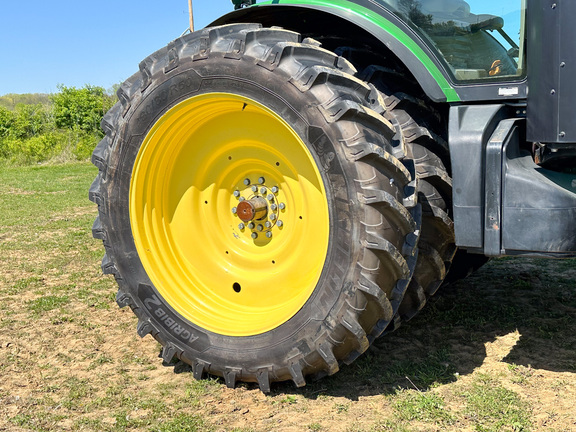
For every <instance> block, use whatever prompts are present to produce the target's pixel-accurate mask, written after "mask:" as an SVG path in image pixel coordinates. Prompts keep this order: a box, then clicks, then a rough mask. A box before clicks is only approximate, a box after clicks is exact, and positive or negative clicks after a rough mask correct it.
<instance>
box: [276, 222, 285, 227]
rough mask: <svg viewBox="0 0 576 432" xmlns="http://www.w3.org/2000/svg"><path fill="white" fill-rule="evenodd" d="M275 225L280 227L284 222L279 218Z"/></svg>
mask: <svg viewBox="0 0 576 432" xmlns="http://www.w3.org/2000/svg"><path fill="white" fill-rule="evenodd" d="M276 225H277V226H278V227H282V226H283V225H284V222H282V221H281V220H279V221H278V222H276Z"/></svg>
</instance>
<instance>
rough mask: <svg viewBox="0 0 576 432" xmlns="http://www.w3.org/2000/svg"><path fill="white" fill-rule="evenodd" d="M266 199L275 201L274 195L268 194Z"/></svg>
mask: <svg viewBox="0 0 576 432" xmlns="http://www.w3.org/2000/svg"><path fill="white" fill-rule="evenodd" d="M266 198H268V201H272V200H273V199H274V195H272V194H268V196H267V197H266Z"/></svg>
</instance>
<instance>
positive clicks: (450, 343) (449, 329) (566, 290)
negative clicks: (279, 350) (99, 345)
mask: <svg viewBox="0 0 576 432" xmlns="http://www.w3.org/2000/svg"><path fill="white" fill-rule="evenodd" d="M575 318H576V260H544V259H525V258H503V259H495V260H492V261H491V262H489V263H488V264H486V265H485V266H484V267H482V268H481V269H480V270H479V271H478V272H476V273H475V274H473V275H472V276H470V277H468V278H467V279H464V280H461V281H459V282H456V283H454V284H453V285H451V286H448V287H444V288H443V289H442V290H441V291H440V292H439V293H438V294H437V295H436V296H435V297H434V298H432V300H431V301H430V302H429V303H428V304H427V305H426V307H425V308H424V309H423V310H422V311H421V312H420V314H419V315H417V316H416V317H415V318H414V319H413V320H411V321H410V322H408V323H404V324H403V325H402V327H400V329H399V330H397V331H396V332H393V333H389V334H385V335H384V336H383V337H381V338H380V339H378V340H377V341H375V343H374V344H373V346H371V347H370V349H369V350H368V351H367V352H366V353H365V354H364V355H363V356H361V357H360V358H359V359H358V360H356V361H355V362H354V363H353V364H352V365H350V366H345V365H342V367H341V369H340V371H339V372H338V373H337V374H335V375H333V376H331V377H326V378H323V379H321V380H319V381H317V382H311V383H309V384H308V385H306V387H304V388H301V389H298V388H295V387H294V385H293V384H292V383H291V382H284V383H273V384H272V396H277V395H282V394H299V395H302V396H304V397H307V398H309V399H316V398H318V397H319V396H321V395H323V396H339V397H346V398H348V399H350V400H358V398H359V397H361V396H370V395H378V394H380V395H386V394H394V393H396V392H397V391H398V390H399V389H406V388H412V389H414V388H416V389H418V390H422V391H424V390H427V389H429V388H430V387H431V386H434V385H438V384H446V383H450V382H453V381H455V380H456V379H457V375H466V374H470V373H472V372H473V371H474V369H475V368H477V367H479V366H481V365H482V363H483V362H484V360H485V358H486V348H485V346H486V345H485V344H486V343H489V342H493V341H495V340H496V338H497V337H499V336H504V335H507V334H509V333H511V332H516V331H518V333H519V336H520V337H519V340H518V342H517V343H516V345H515V346H514V347H512V349H511V351H510V353H509V354H508V355H506V357H505V358H504V359H503V361H504V362H507V363H510V364H515V365H522V366H527V367H528V366H529V367H532V368H535V369H545V370H550V371H557V372H558V371H560V372H563V371H564V372H576V358H575V357H574V351H575V350H576V319H575ZM167 366H168V365H167ZM174 372H175V373H186V372H190V367H189V366H187V365H185V364H183V363H181V362H179V363H177V364H176V366H175V368H174ZM221 381H222V384H223V385H224V380H221ZM240 385H242V386H245V387H247V388H249V389H252V388H254V389H256V388H257V384H252V383H248V384H240Z"/></svg>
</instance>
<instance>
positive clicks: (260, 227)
mask: <svg viewBox="0 0 576 432" xmlns="http://www.w3.org/2000/svg"><path fill="white" fill-rule="evenodd" d="M256 229H257V230H258V231H262V230H263V229H264V227H263V226H262V225H261V224H258V226H257V227H256Z"/></svg>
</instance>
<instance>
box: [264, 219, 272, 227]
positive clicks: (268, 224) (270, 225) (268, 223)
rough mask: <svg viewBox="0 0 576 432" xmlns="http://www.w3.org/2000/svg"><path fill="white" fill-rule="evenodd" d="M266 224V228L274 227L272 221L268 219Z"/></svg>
mask: <svg viewBox="0 0 576 432" xmlns="http://www.w3.org/2000/svg"><path fill="white" fill-rule="evenodd" d="M264 226H265V227H266V228H271V227H272V222H270V221H266V223H265V224H264Z"/></svg>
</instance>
